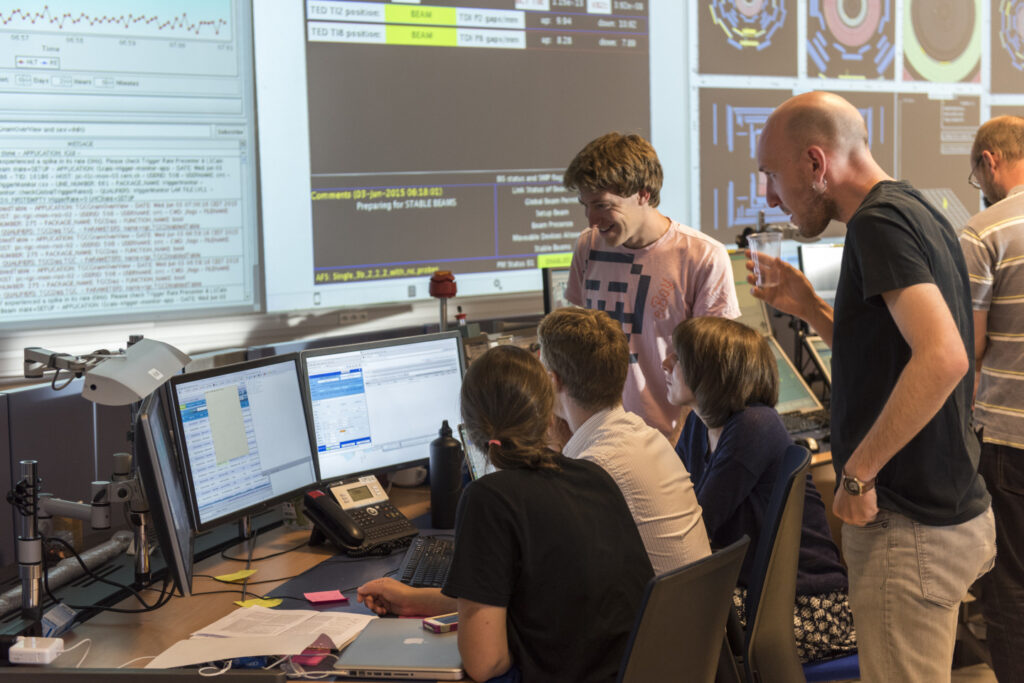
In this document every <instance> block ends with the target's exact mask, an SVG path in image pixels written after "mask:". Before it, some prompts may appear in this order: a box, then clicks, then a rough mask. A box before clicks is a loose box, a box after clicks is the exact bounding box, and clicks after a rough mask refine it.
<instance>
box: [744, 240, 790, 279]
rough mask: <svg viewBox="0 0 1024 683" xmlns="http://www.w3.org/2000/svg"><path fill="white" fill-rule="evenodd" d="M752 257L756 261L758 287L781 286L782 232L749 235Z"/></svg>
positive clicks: (748, 242) (755, 271)
mask: <svg viewBox="0 0 1024 683" xmlns="http://www.w3.org/2000/svg"><path fill="white" fill-rule="evenodd" d="M747 244H749V245H750V256H751V259H752V260H753V261H754V278H755V279H756V284H757V286H758V287H774V286H775V285H777V284H779V270H778V263H779V256H780V255H781V253H782V233H781V232H758V233H754V234H753V235H747Z"/></svg>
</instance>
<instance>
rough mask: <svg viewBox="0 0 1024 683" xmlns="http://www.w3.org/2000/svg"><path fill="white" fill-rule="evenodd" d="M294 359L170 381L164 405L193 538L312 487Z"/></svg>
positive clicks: (311, 461)
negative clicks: (171, 422) (171, 419)
mask: <svg viewBox="0 0 1024 683" xmlns="http://www.w3.org/2000/svg"><path fill="white" fill-rule="evenodd" d="M302 386H303V385H302V381H301V377H300V375H299V357H298V354H289V355H285V356H274V357H272V358H265V359H262V360H257V361H247V362H245V363H237V364H235V365H228V366H224V367H222V368H216V369H214V370H205V371H202V372H197V373H193V374H188V375H179V376H177V377H173V378H171V404H172V406H173V409H174V413H175V421H176V423H177V424H176V427H177V433H178V444H179V448H180V450H181V451H182V455H183V464H184V468H183V469H184V470H185V475H186V481H187V483H188V493H189V498H190V500H189V502H190V506H191V512H192V520H193V523H194V524H195V527H196V529H197V530H199V531H205V530H206V529H209V528H212V527H213V526H216V525H218V524H221V523H224V522H229V521H233V520H236V519H240V518H241V517H243V516H245V515H248V514H252V513H255V512H259V511H261V510H263V509H265V508H267V507H270V506H271V505H274V504H277V503H279V502H282V501H283V500H286V499H287V498H289V497H292V496H295V495H298V494H299V493H302V492H304V491H306V490H308V489H310V488H312V487H313V486H315V485H316V482H317V474H316V464H315V463H316V461H315V459H314V456H313V450H312V446H311V441H310V435H309V426H308V422H307V420H306V411H305V407H304V403H303V400H304V398H303V389H302Z"/></svg>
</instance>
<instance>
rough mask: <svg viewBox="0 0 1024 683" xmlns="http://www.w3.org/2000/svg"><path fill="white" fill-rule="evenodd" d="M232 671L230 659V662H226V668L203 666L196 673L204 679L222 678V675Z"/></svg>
mask: <svg viewBox="0 0 1024 683" xmlns="http://www.w3.org/2000/svg"><path fill="white" fill-rule="evenodd" d="M230 670H231V660H230V659H228V660H225V662H224V667H223V668H221V669H218V668H217V667H215V666H201V667H199V668H198V669H197V670H196V671H198V672H199V675H200V676H202V677H204V678H212V677H213V676H220V675H222V674H226V673H227V672H228V671H230Z"/></svg>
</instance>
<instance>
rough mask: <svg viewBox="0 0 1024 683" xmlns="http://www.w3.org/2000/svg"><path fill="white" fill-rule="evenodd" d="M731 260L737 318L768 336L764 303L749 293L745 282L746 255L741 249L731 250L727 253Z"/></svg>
mask: <svg viewBox="0 0 1024 683" xmlns="http://www.w3.org/2000/svg"><path fill="white" fill-rule="evenodd" d="M729 259H730V261H731V262H732V275H733V280H734V281H735V283H736V298H737V299H738V300H739V303H740V317H739V318H737V320H738V321H739V322H741V323H743V324H744V325H746V326H747V327H750V328H753V329H754V330H756V331H757V332H758V334H760V335H761V336H768V335H770V334H771V333H772V330H771V327H770V326H769V325H768V316H767V315H766V314H765V311H764V303H763V302H762V301H761V300H760V299H755V298H754V295H753V294H751V293H750V283H748V282H747V265H746V264H747V257H746V254H744V253H743V252H742V251H739V250H737V251H733V252H732V253H731V254H730V255H729Z"/></svg>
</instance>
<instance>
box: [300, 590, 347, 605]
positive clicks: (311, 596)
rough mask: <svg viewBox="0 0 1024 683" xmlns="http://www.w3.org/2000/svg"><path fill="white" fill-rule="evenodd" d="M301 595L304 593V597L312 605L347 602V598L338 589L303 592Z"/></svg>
mask: <svg viewBox="0 0 1024 683" xmlns="http://www.w3.org/2000/svg"><path fill="white" fill-rule="evenodd" d="M303 595H305V596H306V599H307V600H309V601H310V602H311V603H313V604H314V605H319V604H322V603H325V602H348V598H346V597H345V596H344V595H342V594H341V591H339V590H333V591H318V592H316V593H303Z"/></svg>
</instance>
